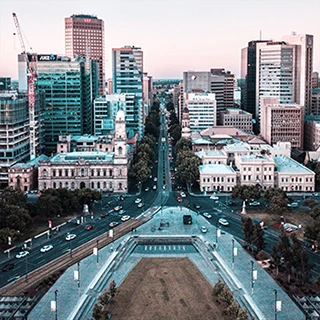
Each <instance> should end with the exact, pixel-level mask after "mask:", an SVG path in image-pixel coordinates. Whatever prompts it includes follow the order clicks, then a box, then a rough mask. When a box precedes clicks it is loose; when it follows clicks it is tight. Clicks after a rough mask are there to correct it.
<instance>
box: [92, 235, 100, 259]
mask: <svg viewBox="0 0 320 320" xmlns="http://www.w3.org/2000/svg"><path fill="white" fill-rule="evenodd" d="M98 246H99V240H97V247H96V248H93V255H94V256H97V264H98V263H99V252H98V250H99V247H98Z"/></svg>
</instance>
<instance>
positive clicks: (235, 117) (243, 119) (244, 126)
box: [220, 108, 252, 133]
mask: <svg viewBox="0 0 320 320" xmlns="http://www.w3.org/2000/svg"><path fill="white" fill-rule="evenodd" d="M220 124H221V125H222V126H233V127H235V128H238V129H240V130H242V131H244V132H250V133H251V132H252V114H251V113H249V112H246V111H244V110H241V109H237V108H227V109H226V110H225V111H222V112H221V113H220Z"/></svg>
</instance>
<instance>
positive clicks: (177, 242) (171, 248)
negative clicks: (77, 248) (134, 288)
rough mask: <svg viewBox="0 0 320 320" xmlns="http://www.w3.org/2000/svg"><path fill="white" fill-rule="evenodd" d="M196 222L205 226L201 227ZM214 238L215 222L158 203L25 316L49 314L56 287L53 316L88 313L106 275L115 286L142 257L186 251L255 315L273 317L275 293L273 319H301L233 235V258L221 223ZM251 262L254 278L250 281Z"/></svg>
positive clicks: (76, 318) (63, 279) (76, 319)
mask: <svg viewBox="0 0 320 320" xmlns="http://www.w3.org/2000/svg"><path fill="white" fill-rule="evenodd" d="M184 214H191V215H192V218H193V224H192V225H184V224H183V215H184ZM201 226H206V227H207V230H208V231H207V233H202V232H201V230H200V228H201ZM221 231H222V232H221V235H220V237H218V243H217V244H216V240H217V232H216V227H215V226H212V225H211V224H210V223H209V222H208V221H207V220H206V219H205V218H203V217H202V216H201V215H198V214H196V213H195V212H193V211H190V210H188V209H186V208H179V207H169V208H163V210H161V211H159V212H158V213H157V214H155V215H154V217H153V218H152V219H151V220H149V221H148V222H147V223H145V224H144V225H142V226H140V227H139V228H138V229H137V230H136V231H135V232H132V233H130V234H127V235H125V236H124V237H122V238H120V239H118V240H116V241H115V242H114V243H113V244H110V245H108V246H106V247H104V248H103V249H100V250H99V255H98V259H97V256H94V255H91V256H89V257H87V258H85V259H84V260H82V261H81V263H80V264H79V266H78V264H75V265H73V266H71V267H70V268H69V269H67V270H66V272H65V273H64V274H63V275H62V276H61V277H60V278H59V279H58V281H57V282H56V283H55V284H54V285H53V286H52V287H51V289H50V290H49V291H48V292H47V293H46V295H45V296H44V297H43V298H42V299H41V300H40V301H39V303H38V304H37V306H36V307H35V308H34V309H33V310H32V311H31V313H30V315H29V316H28V319H30V320H38V319H54V316H55V315H54V312H52V311H51V308H50V304H51V301H53V300H55V292H56V291H57V290H58V293H57V313H58V319H61V320H62V319H63V320H66V319H70V320H71V319H74V320H80V319H87V318H89V317H90V316H91V311H92V307H93V305H94V303H95V301H96V299H97V297H98V296H99V294H101V292H102V291H103V289H104V288H107V287H108V284H109V282H110V281H111V280H115V282H116V284H117V286H120V284H121V283H122V281H123V280H124V279H125V278H126V277H127V275H128V274H129V273H130V271H131V270H132V269H133V268H134V267H135V266H136V264H137V263H138V262H139V261H140V259H141V258H145V257H152V258H154V257H166V258H167V257H173V258H174V257H188V258H189V259H190V260H191V261H192V262H193V263H194V264H195V266H196V267H197V268H198V269H199V270H200V271H201V272H202V274H203V275H204V276H205V277H206V279H207V280H208V282H209V283H210V284H211V285H212V286H213V285H214V284H215V283H216V282H217V281H218V280H219V279H222V280H223V281H225V282H226V283H227V284H228V286H229V288H230V290H232V291H233V292H234V296H235V298H236V299H237V300H238V301H239V303H240V304H241V306H245V307H246V308H247V309H248V310H249V312H250V313H251V314H252V315H253V316H254V317H255V319H265V320H270V319H275V313H274V308H275V294H274V290H276V291H277V297H278V300H280V301H281V302H282V308H281V311H280V312H278V313H277V319H278V320H286V319H290V320H300V319H301V320H302V319H305V315H304V314H303V313H302V311H301V310H300V309H299V308H298V307H297V306H296V304H295V303H294V302H293V301H292V300H291V299H290V298H289V297H288V296H287V295H286V294H285V292H284V291H283V290H282V289H281V288H280V287H279V286H278V285H277V284H276V282H275V281H274V280H273V279H272V278H271V277H270V276H269V275H268V273H267V272H266V271H264V270H263V269H262V268H261V267H260V266H259V265H258V264H257V263H256V261H255V260H254V259H253V258H252V257H251V256H250V255H249V254H248V253H247V252H246V251H245V250H244V249H242V247H241V246H240V245H239V244H238V242H237V241H234V247H236V248H237V249H238V250H237V251H238V252H237V256H235V257H234V265H233V264H232V239H233V238H232V236H231V235H229V234H228V233H227V231H228V229H227V228H225V229H221ZM252 268H253V270H257V280H256V281H254V284H253V287H252ZM78 269H79V271H80V287H78V282H77V281H76V280H74V271H78Z"/></svg>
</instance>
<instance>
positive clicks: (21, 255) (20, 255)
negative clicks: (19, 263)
mask: <svg viewBox="0 0 320 320" xmlns="http://www.w3.org/2000/svg"><path fill="white" fill-rule="evenodd" d="M29 253H30V252H29V251H20V252H19V253H18V254H17V255H16V258H17V259H21V258H24V257H26V256H27V255H28V254H29Z"/></svg>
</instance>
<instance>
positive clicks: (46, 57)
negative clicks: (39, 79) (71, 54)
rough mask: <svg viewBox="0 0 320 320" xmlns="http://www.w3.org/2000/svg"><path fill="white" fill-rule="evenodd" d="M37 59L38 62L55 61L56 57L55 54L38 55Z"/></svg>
mask: <svg viewBox="0 0 320 320" xmlns="http://www.w3.org/2000/svg"><path fill="white" fill-rule="evenodd" d="M37 58H38V61H56V60H57V55H56V54H38V55H37Z"/></svg>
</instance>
